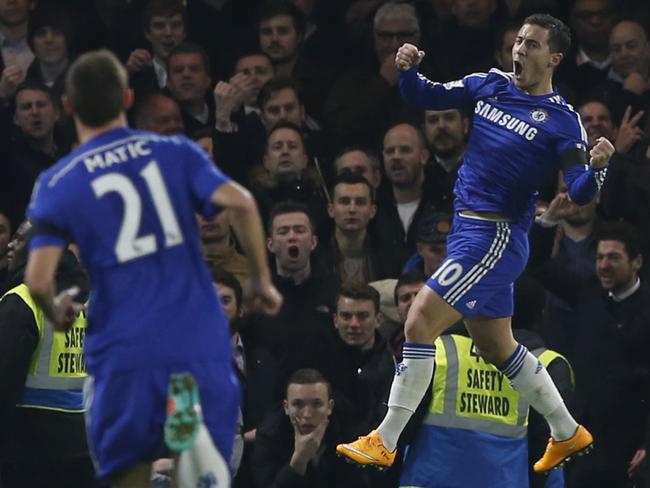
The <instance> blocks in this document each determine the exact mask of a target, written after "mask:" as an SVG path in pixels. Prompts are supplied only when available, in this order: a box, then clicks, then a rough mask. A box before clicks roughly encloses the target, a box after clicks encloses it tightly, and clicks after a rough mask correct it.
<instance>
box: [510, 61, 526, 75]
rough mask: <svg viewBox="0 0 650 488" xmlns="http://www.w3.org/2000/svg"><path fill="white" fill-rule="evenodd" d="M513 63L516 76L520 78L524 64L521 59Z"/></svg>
mask: <svg viewBox="0 0 650 488" xmlns="http://www.w3.org/2000/svg"><path fill="white" fill-rule="evenodd" d="M512 64H513V67H514V72H515V76H516V77H517V78H519V77H520V76H521V73H522V72H523V70H524V65H523V64H521V63H520V62H519V61H513V62H512Z"/></svg>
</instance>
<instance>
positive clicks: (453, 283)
mask: <svg viewBox="0 0 650 488" xmlns="http://www.w3.org/2000/svg"><path fill="white" fill-rule="evenodd" d="M527 260H528V235H527V232H526V230H525V229H524V228H523V227H522V226H520V225H517V224H513V223H509V222H503V221H499V222H497V221H491V220H483V219H479V218H474V217H467V216H464V215H460V214H457V215H456V216H455V218H454V222H453V224H452V228H451V232H450V233H449V236H448V237H447V258H446V259H445V260H444V261H443V262H442V264H441V265H440V267H439V268H438V269H437V270H436V272H435V273H434V274H433V275H432V276H431V278H429V279H428V280H427V286H429V288H431V289H432V290H433V291H435V292H436V293H437V294H438V295H440V296H441V297H442V298H443V299H444V300H445V301H446V302H447V303H449V305H451V306H452V307H454V308H455V309H456V310H458V312H460V313H461V314H462V315H463V316H464V317H466V318H471V317H473V316H475V315H483V316H486V317H493V318H502V317H512V313H513V308H514V305H513V283H514V281H515V280H516V279H517V277H518V276H519V275H520V274H521V273H522V271H523V270H524V268H525V267H526V262H527Z"/></svg>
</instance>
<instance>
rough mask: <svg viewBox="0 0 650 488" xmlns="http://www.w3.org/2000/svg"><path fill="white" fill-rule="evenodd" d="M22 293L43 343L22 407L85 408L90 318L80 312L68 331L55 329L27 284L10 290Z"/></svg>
mask: <svg viewBox="0 0 650 488" xmlns="http://www.w3.org/2000/svg"><path fill="white" fill-rule="evenodd" d="M10 294H15V295H18V296H19V297H20V298H21V299H22V300H23V302H25V304H26V305H27V306H28V307H29V308H30V310H31V311H32V313H33V314H34V321H35V322H36V326H37V327H38V335H39V342H38V346H37V347H36V350H35V351H34V353H33V355H32V361H31V363H30V368H29V373H28V375H27V379H26V381H25V390H24V392H23V396H22V398H21V399H20V401H19V402H18V406H20V407H31V408H43V409H48V410H60V411H66V412H80V411H83V401H82V395H81V389H82V388H83V382H84V379H85V377H86V363H85V360H84V355H83V342H84V339H85V332H86V319H85V317H83V315H80V316H79V317H78V318H77V320H75V322H74V324H73V325H72V328H71V329H70V330H69V331H67V332H55V331H54V328H53V327H52V324H51V323H50V322H49V321H48V320H47V319H46V318H45V316H44V314H43V311H42V310H41V308H40V307H39V306H38V305H37V304H36V302H35V301H34V299H33V297H32V296H31V294H30V292H29V289H28V288H27V285H25V284H21V285H18V286H17V287H15V288H12V289H11V290H9V291H8V292H7V293H5V295H4V296H3V298H4V297H5V296H7V295H10Z"/></svg>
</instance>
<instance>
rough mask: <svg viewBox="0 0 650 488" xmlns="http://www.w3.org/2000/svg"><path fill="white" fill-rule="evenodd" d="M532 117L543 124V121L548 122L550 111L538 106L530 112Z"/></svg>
mask: <svg viewBox="0 0 650 488" xmlns="http://www.w3.org/2000/svg"><path fill="white" fill-rule="evenodd" d="M530 118H531V119H533V120H534V121H535V122H538V123H540V124H541V123H542V122H546V119H547V118H548V112H547V111H546V110H543V109H541V108H537V109H535V110H533V111H532V112H531V113H530Z"/></svg>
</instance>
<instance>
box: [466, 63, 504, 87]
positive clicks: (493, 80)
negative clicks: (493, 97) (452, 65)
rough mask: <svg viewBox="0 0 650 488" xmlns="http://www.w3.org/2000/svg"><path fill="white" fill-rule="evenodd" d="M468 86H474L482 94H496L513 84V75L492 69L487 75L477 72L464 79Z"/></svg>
mask: <svg viewBox="0 0 650 488" xmlns="http://www.w3.org/2000/svg"><path fill="white" fill-rule="evenodd" d="M463 81H464V83H465V84H466V85H473V87H474V89H476V90H480V91H481V92H483V91H487V92H494V91H498V90H502V89H504V88H505V87H507V86H508V84H510V83H511V82H512V73H506V72H505V71H501V70H500V69H497V68H492V69H491V70H490V71H488V72H487V73H483V72H477V73H471V74H468V75H466V76H465V77H464V78H463Z"/></svg>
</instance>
